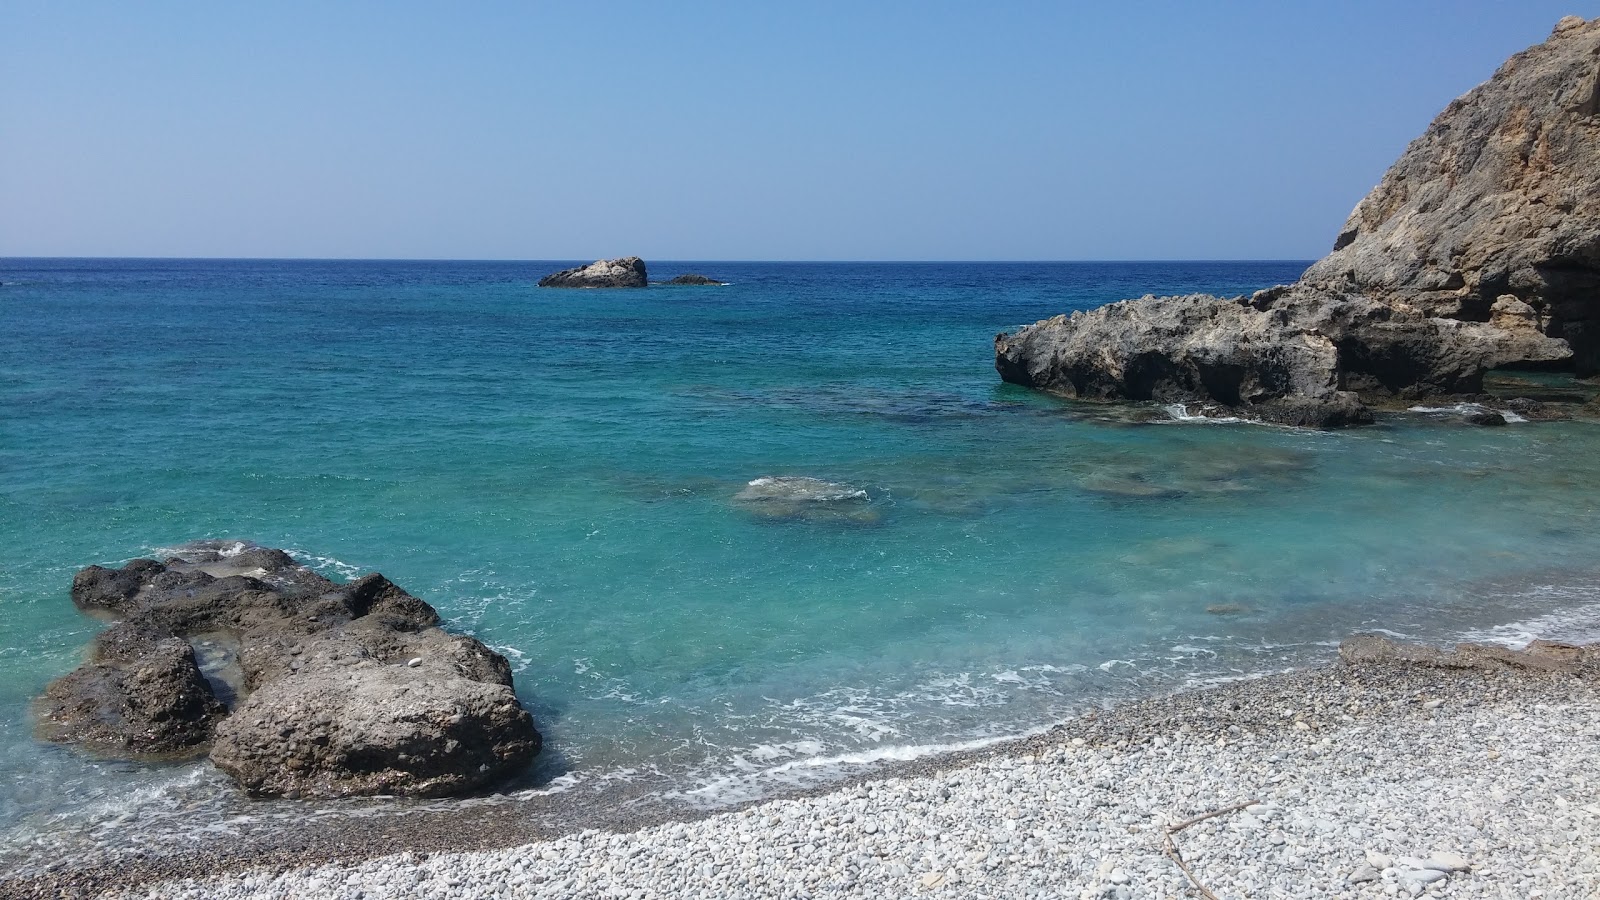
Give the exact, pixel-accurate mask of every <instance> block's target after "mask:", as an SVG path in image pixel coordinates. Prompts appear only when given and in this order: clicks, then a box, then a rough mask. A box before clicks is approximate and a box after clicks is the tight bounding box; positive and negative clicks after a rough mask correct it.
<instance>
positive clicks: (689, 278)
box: [662, 274, 727, 285]
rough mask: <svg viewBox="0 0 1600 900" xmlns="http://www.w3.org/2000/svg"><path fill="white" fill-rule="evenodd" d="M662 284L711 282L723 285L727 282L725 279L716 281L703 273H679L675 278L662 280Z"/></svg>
mask: <svg viewBox="0 0 1600 900" xmlns="http://www.w3.org/2000/svg"><path fill="white" fill-rule="evenodd" d="M662 284H712V285H725V284H727V282H726V281H718V280H716V279H715V278H707V277H706V276H704V275H694V274H689V275H679V276H678V277H676V278H669V279H667V280H666V281H663V282H662Z"/></svg>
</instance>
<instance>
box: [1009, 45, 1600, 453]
mask: <svg viewBox="0 0 1600 900" xmlns="http://www.w3.org/2000/svg"><path fill="white" fill-rule="evenodd" d="M1597 79H1600V19H1597V20H1595V21H1594V22H1584V21H1583V20H1581V19H1574V18H1569V19H1564V20H1562V22H1561V23H1560V24H1559V25H1558V26H1557V28H1556V32H1555V34H1553V35H1552V36H1551V38H1550V40H1549V41H1547V42H1546V43H1544V44H1541V45H1539V46H1537V47H1534V48H1532V49H1530V50H1528V51H1526V52H1524V53H1521V54H1518V55H1517V56H1515V57H1513V58H1512V59H1511V60H1510V61H1509V62H1507V63H1506V64H1505V66H1503V67H1502V68H1501V69H1500V71H1499V72H1498V73H1496V75H1495V77H1494V78H1493V79H1492V80H1490V81H1489V82H1488V83H1486V84H1484V85H1482V86H1480V87H1478V88H1477V89H1475V90H1473V91H1472V92H1470V93H1468V94H1467V95H1465V96H1464V97H1462V98H1460V99H1458V100H1456V101H1455V102H1453V103H1452V104H1451V105H1450V107H1449V108H1447V109H1446V110H1445V112H1444V113H1442V114H1441V115H1440V116H1439V118H1438V119H1437V120H1435V122H1434V123H1433V125H1432V126H1431V127H1430V128H1429V130H1428V132H1427V134H1425V135H1424V136H1423V137H1422V138H1419V139H1418V140H1417V141H1416V142H1414V143H1413V144H1412V145H1411V147H1410V148H1409V149H1408V150H1407V151H1406V153H1405V155H1404V156H1403V157H1402V158H1401V159H1400V161H1399V162H1397V163H1396V164H1395V166H1394V167H1393V168H1392V169H1391V170H1390V172H1389V174H1388V175H1386V176H1385V177H1384V180H1383V183H1382V184H1380V185H1379V186H1378V188H1377V189H1376V190H1374V191H1373V192H1372V194H1371V195H1369V196H1368V197H1367V198H1366V199H1364V200H1362V201H1361V204H1360V205H1358V206H1357V207H1356V211H1355V213H1354V214H1353V215H1352V216H1351V219H1350V222H1349V223H1348V224H1347V225H1346V227H1345V230H1344V231H1343V233H1341V235H1340V237H1339V239H1338V241H1337V242H1336V244H1335V250H1334V252H1333V253H1332V254H1330V255H1329V256H1327V257H1326V258H1324V259H1323V260H1321V261H1320V262H1318V263H1316V264H1315V265H1313V266H1312V267H1311V268H1310V269H1309V270H1308V271H1307V272H1306V273H1305V275H1304V276H1303V277H1302V278H1301V280H1300V281H1299V282H1297V283H1295V284H1294V285H1290V286H1283V287H1277V288H1272V289H1270V290H1266V291H1261V292H1258V293H1256V294H1255V295H1253V296H1250V297H1238V298H1232V299H1224V298H1218V297H1210V296H1203V295H1201V296H1189V297H1160V298H1158V297H1145V298H1142V299H1139V300H1132V301H1123V302H1121V303H1114V304H1111V305H1110V306H1106V307H1102V308H1100V309H1096V310H1092V311H1089V312H1080V313H1074V314H1073V315H1072V316H1070V317H1066V316H1058V317H1056V318H1054V319H1048V320H1045V321H1043V322H1039V323H1036V324H1033V325H1029V326H1026V327H1024V328H1021V329H1019V330H1018V331H1016V332H1014V333H1011V334H1001V335H998V336H997V337H996V338H995V367H996V369H997V370H998V371H999V373H1000V376H1001V378H1002V379H1004V380H1005V381H1008V382H1013V383H1016V384H1022V385H1026V386H1029V387H1034V388H1039V389H1043V390H1048V391H1053V392H1056V393H1059V394H1062V395H1064V396H1068V397H1074V398H1081V399H1087V400H1103V401H1118V400H1154V401H1164V402H1184V401H1202V402H1209V403H1215V404H1220V405H1221V406H1223V407H1227V408H1228V411H1231V412H1237V413H1242V414H1245V415H1250V416H1254V417H1257V418H1261V419H1265V420H1269V421H1276V422H1283V423H1286V424H1293V425H1313V426H1319V427H1329V426H1337V425H1348V424H1358V423H1361V422H1368V421H1371V414H1370V412H1369V411H1368V410H1367V409H1366V407H1365V403H1364V401H1370V400H1376V399H1383V400H1388V399H1399V400H1414V399H1420V398H1424V397H1438V396H1445V395H1464V394H1465V395H1470V394H1477V393H1479V392H1481V391H1482V387H1483V376H1484V373H1485V372H1486V371H1487V370H1489V369H1492V368H1497V367H1504V366H1518V365H1524V366H1540V367H1576V368H1577V369H1578V370H1579V371H1580V372H1588V371H1593V370H1594V369H1595V368H1596V367H1597V366H1600V325H1597V324H1591V322H1592V321H1593V320H1595V319H1596V318H1597V317H1600V111H1597V110H1596V103H1597V102H1600V101H1597V99H1596V98H1600V81H1597Z"/></svg>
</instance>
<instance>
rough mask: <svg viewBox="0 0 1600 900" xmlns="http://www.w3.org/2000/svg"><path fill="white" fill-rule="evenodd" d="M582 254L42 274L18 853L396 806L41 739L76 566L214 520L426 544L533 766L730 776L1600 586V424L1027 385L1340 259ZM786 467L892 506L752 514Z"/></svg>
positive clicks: (20, 274)
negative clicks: (547, 279)
mask: <svg viewBox="0 0 1600 900" xmlns="http://www.w3.org/2000/svg"><path fill="white" fill-rule="evenodd" d="M562 265H564V264H562V263H396V262H270V261H239V262H228V261H105V260H84V261H61V260H15V259H13V260H0V282H4V284H3V286H0V335H3V338H0V537H3V541H0V547H3V548H4V553H3V554H0V613H3V614H0V829H3V834H4V837H0V849H4V848H5V847H11V848H13V849H24V850H25V852H26V853H30V854H33V855H35V856H39V855H42V854H43V853H45V852H46V851H45V848H46V847H47V846H52V845H53V842H61V841H67V842H72V841H84V840H89V841H98V842H102V843H107V844H115V843H117V842H119V841H122V842H129V841H133V842H136V841H137V840H139V839H140V838H139V837H138V836H139V835H141V834H145V833H146V832H147V831H148V830H150V829H163V828H165V829H172V828H176V827H179V826H180V825H181V826H182V827H196V826H198V827H208V828H220V829H224V830H225V829H226V827H227V823H228V822H229V821H231V820H236V819H237V817H240V816H244V815H251V816H257V817H260V816H268V817H271V816H282V817H284V818H285V819H294V818H296V817H304V816H307V815H328V814H348V813H360V814H368V813H372V812H374V811H379V812H381V811H382V810H383V809H384V808H385V807H382V806H373V805H371V804H368V805H362V804H344V805H338V804H335V805H332V806H328V807H317V808H313V807H308V806H298V805H295V804H284V803H278V804H248V803H242V802H241V801H239V800H238V798H237V797H236V796H235V795H234V794H233V793H232V792H231V790H230V789H228V787H227V785H226V784H225V783H224V780H223V779H221V778H220V776H218V775H217V774H216V773H215V772H214V771H213V770H211V769H210V768H209V767H208V766H206V765H204V764H194V765H186V766H171V767H157V768H151V767H141V766H134V765H127V764H118V763H106V762H98V761H92V760H86V759H83V758H81V757H78V756H76V755H74V754H73V753H71V752H68V751H65V750H62V749H60V748H56V747H51V746H45V745H40V744H37V743H35V742H34V741H33V740H32V738H31V735H30V729H29V724H28V717H27V704H28V701H29V699H30V698H31V697H32V696H34V695H35V694H37V693H38V692H39V690H40V689H41V688H42V687H43V686H44V684H45V683H46V682H47V681H48V680H49V679H50V678H52V677H55V676H58V675H60V674H63V673H65V672H66V671H68V670H70V669H71V668H72V667H73V666H74V665H76V664H77V662H78V660H79V656H80V652H81V650H82V648H83V646H84V645H85V643H86V642H87V641H88V639H89V638H90V637H91V636H92V634H93V633H94V631H95V630H96V628H97V627H98V625H97V623H95V622H93V621H91V620H89V619H87V618H85V617H83V616H80V615H79V614H78V613H77V612H76V611H75V610H74V609H73V607H72V604H71V602H70V601H69V599H68V596H67V594H68V587H69V585H70V581H71V577H72V573H73V572H74V571H76V570H77V569H78V568H80V567H82V566H84V565H87V564H90V563H103V564H112V563H119V562H121V561H123V560H126V559H129V558H132V557H135V556H140V555H152V554H158V553H159V550H158V548H161V547H170V546H173V545H176V544H179V543H182V542H184V541H187V540H191V539H194V538H200V537H230V538H239V539H246V540H253V541H257V542H260V543H263V544H267V545H271V546H282V547H286V548H289V549H291V550H292V551H293V552H295V553H296V554H297V555H298V556H299V557H300V558H301V559H302V560H303V561H305V562H307V563H308V564H311V565H314V566H316V567H318V568H319V569H321V570H322V571H324V572H326V573H328V574H330V575H335V576H339V577H346V576H349V575H352V574H355V573H357V572H364V571H372V570H379V571H382V572H383V573H384V574H386V575H388V576H389V577H390V578H392V579H394V580H395V581H396V582H398V583H399V584H401V585H402V586H404V587H406V588H407V589H408V590H410V591H411V592H413V593H415V594H417V595H419V596H421V597H423V598H424V599H426V600H428V601H429V602H431V603H433V604H434V605H435V606H437V607H438V608H439V609H440V611H441V612H442V613H443V614H444V615H445V616H446V617H447V618H448V619H449V620H450V622H451V623H452V625H453V626H454V627H457V628H460V629H464V630H467V631H470V632H472V633H474V634H476V635H478V636H479V637H480V638H482V639H483V640H484V641H486V642H487V643H489V644H490V645H492V646H494V647H496V648H498V649H500V650H501V651H502V652H503V653H505V654H506V655H507V656H508V657H509V658H510V659H511V660H512V662H513V664H514V666H515V668H516V672H517V679H518V689H519V692H520V693H521V695H522V697H523V699H524V701H525V702H526V703H527V704H528V705H529V706H530V708H532V709H533V710H534V712H535V716H536V718H537V720H538V722H539V724H540V726H541V729H542V730H543V731H544V733H545V735H546V739H547V747H548V750H547V753H546V755H545V756H544V757H543V759H542V760H541V762H540V763H539V765H538V766H537V768H536V769H535V771H533V772H532V773H530V775H529V776H528V778H527V779H526V780H525V781H524V782H522V783H520V784H517V785H513V786H511V787H510V788H509V790H513V791H515V790H563V789H565V790H588V789H592V788H595V787H599V786H604V785H607V784H613V783H615V782H616V781H617V780H630V779H633V780H638V779H644V780H646V781H648V782H649V783H650V784H651V785H652V790H653V791H655V792H656V794H657V795H658V796H663V797H667V798H669V799H668V802H680V803H697V804H699V803H717V802H726V801H728V800H734V799H739V798H742V797H746V796H753V795H756V794H759V793H761V792H764V791H770V790H771V789H772V788H773V787H775V786H781V785H784V784H793V783H804V782H806V781H809V780H812V779H815V778H819V777H826V776H827V775H829V774H831V773H834V772H837V771H839V770H840V769H841V768H842V767H844V766H846V765H848V764H850V763H852V762H856V761H863V760H870V759H873V758H881V757H888V756H894V755H900V754H905V753H909V752H916V751H915V750H912V749H908V748H920V747H927V746H932V745H947V744H951V743H959V742H963V741H972V740H980V739H984V738H991V737H995V736H1000V735H1007V734H1015V733H1018V732H1021V731H1025V730H1028V729H1031V728H1036V727H1039V726H1041V725H1044V724H1047V723H1049V722H1051V721H1053V720H1057V719H1059V718H1061V717H1063V716H1065V715H1068V714H1070V713H1071V712H1073V711H1074V710H1077V709H1081V708H1083V707H1084V706H1086V705H1090V704H1097V703H1103V702H1106V701H1108V700H1111V699H1114V698H1116V697H1118V696H1125V695H1129V694H1135V693H1148V692H1152V691H1160V690H1168V689H1171V688H1173V687H1176V686H1180V685H1183V684H1188V683H1194V682H1200V681H1205V680H1208V679H1215V678H1227V677H1237V676H1239V675H1244V674H1249V673H1256V672H1263V671H1270V670H1274V669H1280V668H1283V667H1286V666H1290V665H1295V664H1298V663H1303V662H1306V661H1310V660H1314V659H1319V658H1325V657H1327V656H1329V655H1331V653H1332V649H1331V648H1332V646H1333V644H1334V642H1336V641H1337V640H1338V639H1339V638H1340V637H1341V636H1343V635H1345V634H1347V633H1349V632H1350V631H1352V630H1356V629H1360V628H1375V627H1376V628H1385V629H1389V630H1393V631H1396V632H1400V633H1404V634H1410V635H1415V636H1419V637H1428V638H1436V639H1438V638H1447V637H1452V636H1457V635H1461V634H1468V633H1478V634H1486V635H1490V636H1496V635H1498V636H1507V637H1514V636H1515V635H1516V634H1518V633H1520V632H1521V631H1523V630H1527V629H1528V628H1529V627H1536V628H1538V629H1539V630H1542V631H1544V632H1546V633H1550V634H1556V633H1576V632H1580V631H1583V630H1585V629H1587V628H1589V627H1590V626H1591V624H1592V622H1593V621H1594V619H1595V618H1596V615H1595V607H1594V606H1593V605H1592V601H1591V600H1590V598H1591V597H1592V596H1593V588H1594V586H1595V585H1596V584H1600V577H1597V573H1596V570H1597V568H1600V567H1597V566H1596V564H1595V558H1596V557H1595V550H1596V548H1597V544H1600V537H1597V530H1596V528H1595V525H1596V517H1597V501H1600V489H1597V488H1596V486H1597V485H1600V452H1597V451H1600V427H1597V426H1595V425H1592V424H1587V423H1581V422H1571V423H1557V424H1539V425H1530V424H1524V425H1514V426H1512V427H1509V428H1504V429H1470V428H1464V427H1460V426H1458V425H1456V424H1454V420H1453V417H1452V416H1450V415H1449V414H1446V413H1439V414H1425V413H1418V414H1410V415H1395V416H1388V417H1385V418H1384V420H1383V421H1382V423H1381V424H1380V425H1379V426H1378V427H1374V428H1365V429H1358V430H1352V431H1346V432H1339V433H1331V434H1330V433H1316V432H1308V431H1299V430H1292V429H1280V428H1268V427H1259V426H1250V425H1225V424H1214V423H1189V422H1175V421H1171V420H1170V418H1169V417H1168V416H1166V415H1165V414H1164V413H1163V412H1162V411H1161V410H1159V409H1154V408H1152V409H1148V410H1136V411H1135V413H1136V414H1134V415H1124V414H1122V413H1118V412H1114V411H1107V410H1102V409H1096V408H1086V407H1082V406H1076V405H1073V404H1069V403H1066V402H1063V401H1059V400H1055V399H1052V398H1049V397H1045V396H1041V395H1038V394H1034V393H1031V392H1028V391H1025V390H1021V389H1018V388H1015V387H1011V386H1007V385H1002V384H1000V383H999V380H998V378H997V377H996V376H995V374H994V371H993V367H992V362H993V357H992V349H991V343H990V342H991V339H992V337H993V335H994V333H995V332H997V331H1000V330H1003V329H1008V328H1011V327H1014V326H1016V325H1019V324H1023V323H1026V322H1030V321H1033V320H1036V319H1039V318H1043V317H1046V316H1050V315H1054V314H1056V313H1059V312H1065V311H1069V310H1072V309H1081V308H1088V307H1093V306H1096V305H1099V304H1101V303H1104V302H1107V301H1110V300H1115V299H1119V298H1123V297H1129V296H1137V295H1139V294H1142V293H1146V292H1155V293H1187V292H1191V291H1202V290H1203V291H1210V292H1217V293H1241V292H1246V291H1250V290H1254V289H1257V288H1260V287H1264V286H1267V285H1270V284H1274V283H1278V282H1284V281H1289V280H1292V279H1293V278H1294V277H1296V276H1297V275H1298V273H1299V270H1300V269H1301V268H1302V267H1303V264H1302V263H1178V264H1161V263H1143V264H1045V265H1036V264H1027V265H1023V264H1016V265H1010V264H1003V265H1002V264H961V265H956V264H950V265H944V264H939V265H934V264H912V265H869V264H848V265H845V264H839V265H835V264H754V263H737V264H717V263H695V264H658V265H656V266H655V267H654V269H653V272H652V274H653V275H654V276H655V277H658V278H664V277H670V276H671V275H674V274H678V273H680V272H683V271H703V272H705V273H706V274H710V275H713V276H717V277H722V278H724V279H726V280H729V281H731V282H733V283H732V284H731V285H729V286H727V287H707V288H676V287H675V288H666V287H653V288H650V289H646V290H642V291H552V290H538V289H536V288H534V287H533V286H532V284H533V282H534V281H535V280H536V279H537V278H538V277H539V276H540V275H542V274H545V273H546V272H548V271H551V270H553V269H555V268H559V267H561V266H562ZM1141 420H1149V421H1141ZM766 475H802V476H813V477H817V478H822V479H827V480H829V481H834V482H840V483H844V484H848V485H851V486H853V487H855V488H859V489H863V490H865V491H866V492H867V494H868V500H867V501H865V502H860V503H855V504H850V505H846V506H842V507H838V508H831V509H828V510H826V511H819V512H818V513H817V514H812V515H769V514H763V513H761V512H760V511H759V508H757V507H753V506H752V505H751V504H743V503H739V502H736V501H735V500H733V497H734V495H735V494H737V493H738V492H739V491H740V490H741V489H742V488H743V487H744V486H745V485H746V484H747V483H748V482H749V481H750V480H752V479H755V478H757V477H760V476H766ZM1537 617H1545V618H1544V619H1543V620H1542V621H1540V622H1538V623H1537V624H1536V625H1534V626H1528V625H1527V624H1526V623H1527V622H1529V620H1532V619H1535V618H1537ZM1519 623H1521V624H1519ZM130 835H131V836H132V837H130ZM27 848H31V849H27Z"/></svg>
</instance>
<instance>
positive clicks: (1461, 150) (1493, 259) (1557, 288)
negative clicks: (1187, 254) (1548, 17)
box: [1303, 16, 1600, 374]
mask: <svg viewBox="0 0 1600 900" xmlns="http://www.w3.org/2000/svg"><path fill="white" fill-rule="evenodd" d="M1303 280H1304V281H1307V282H1312V283H1328V284H1338V285H1348V286H1349V287H1352V288H1354V289H1356V290H1360V291H1363V292H1366V293H1370V294H1373V295H1375V296H1378V297H1384V298H1396V299H1398V300H1401V301H1403V302H1405V303H1407V304H1409V305H1411V306H1413V307H1416V308H1417V309H1419V310H1421V311H1422V312H1423V313H1424V314H1426V315H1430V316H1442V317H1446V318H1450V319H1460V320H1464V321H1480V322H1482V321H1492V320H1493V319H1495V318H1498V315H1497V310H1496V307H1497V306H1512V307H1514V309H1515V311H1516V314H1517V315H1519V316H1522V317H1524V318H1526V319H1527V320H1528V321H1529V322H1530V324H1531V325H1533V326H1535V327H1537V328H1538V329H1539V330H1541V331H1543V332H1544V333H1545V334H1548V335H1550V336H1551V337H1558V338H1564V339H1566V340H1567V341H1568V342H1569V343H1570V344H1571V346H1572V349H1573V351H1574V354H1575V357H1576V363H1577V365H1578V368H1579V371H1580V373H1585V374H1587V373H1593V372H1595V371H1597V370H1600V321H1597V319H1600V19H1596V20H1594V21H1592V22H1585V21H1584V20H1583V19H1580V18H1578V17H1576V16H1569V17H1567V18H1565V19H1562V20H1561V22H1560V23H1558V24H1557V25H1556V29H1555V33H1554V34H1552V35H1551V36H1550V39H1549V40H1548V41H1546V42H1545V43H1543V44H1540V45H1539V46H1536V47H1533V48H1531V49H1529V50H1527V51H1524V52H1522V53H1519V54H1517V55H1516V56H1513V57H1511V59H1509V60H1508V61H1507V62H1506V63H1505V65H1503V66H1501V67H1500V70H1499V71H1498V72H1496V73H1495V75H1494V77H1493V78H1491V79H1490V80H1489V81H1487V82H1485V83H1484V84H1482V85H1480V86H1478V87H1477V88H1474V89H1473V90H1472V91H1470V92H1469V93H1467V94H1466V95H1464V96H1462V97H1460V98H1458V99H1456V100H1455V101H1453V102H1451V103H1450V105H1449V106H1448V107H1446V108H1445V110H1444V112H1442V113H1440V114H1439V117H1438V118H1436V119H1434V121H1433V124H1432V125H1430V126H1429V127H1428V130H1427V132H1426V133H1424V134H1423V135H1422V136H1421V137H1419V138H1417V139H1416V140H1415V141H1413V142H1412V143H1411V146H1409V147H1408V148H1406V151H1405V153H1404V155H1402V156H1401V157H1400V160H1399V161H1398V162H1396V163H1395V164H1394V166H1393V167H1392V168H1390V169H1389V171H1388V173H1387V174H1385V175H1384V176H1383V180H1382V181H1381V182H1380V183H1379V184H1378V186H1377V187H1376V188H1375V189H1373V191H1372V193H1370V194H1368V195H1367V196H1366V197H1365V198H1364V199H1362V201H1361V202H1360V203H1359V204H1357V205H1356V208H1355V211H1354V212H1352V213H1351V214H1350V219H1349V221H1347V222H1346V223H1345V226H1344V228H1343V230H1342V231H1341V232H1340V233H1339V237H1338V239H1337V240H1336V241H1335V243H1334V251H1333V252H1332V253H1330V254H1329V255H1327V256H1326V257H1323V258H1322V259H1321V260H1320V261H1318V262H1317V263H1316V264H1315V265H1313V266H1312V267H1311V268H1310V269H1309V270H1307V272H1306V273H1305V275H1304V277H1303Z"/></svg>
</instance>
